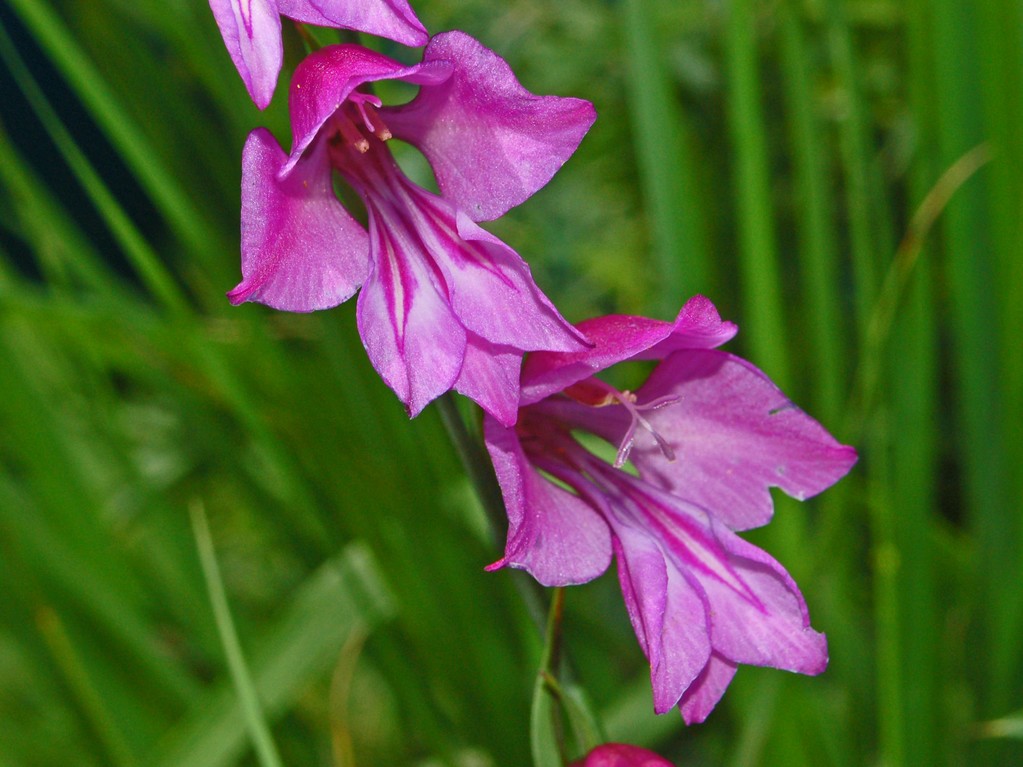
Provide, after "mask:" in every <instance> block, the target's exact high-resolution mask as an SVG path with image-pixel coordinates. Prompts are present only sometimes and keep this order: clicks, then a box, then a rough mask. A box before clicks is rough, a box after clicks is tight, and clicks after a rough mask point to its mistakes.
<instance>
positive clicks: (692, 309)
mask: <svg viewBox="0 0 1023 767" xmlns="http://www.w3.org/2000/svg"><path fill="white" fill-rule="evenodd" d="M738 332H739V329H738V328H737V327H736V326H735V323H733V322H727V321H725V320H722V319H721V315H720V314H718V310H717V308H716V307H715V306H714V304H713V303H711V301H710V299H709V298H707V297H706V296H700V295H696V296H693V297H692V298H690V299H689V300H688V301H686V303H685V305H684V306H683V307H682V308H681V309H680V310H679V313H678V317H676V318H675V323H674V325H673V326H672V328H671V335H669V336H668V337H667V338H665V339H664V340H663V341H661V342H660V343H658V344H656V345H655V346H652V347H650V348H649V349H647V350H645V351H643V352H641V353H639V354H637V355H636V359H647V360H660V359H664V358H665V357H667V356H668V355H669V354H670V353H671V352H673V351H677V350H679V349H714V348H716V347H718V346H721V344H724V343H727V342H728V341H731V340H732V339H733V338H735V334H736V333H738Z"/></svg>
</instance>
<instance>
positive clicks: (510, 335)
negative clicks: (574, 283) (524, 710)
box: [228, 32, 594, 424]
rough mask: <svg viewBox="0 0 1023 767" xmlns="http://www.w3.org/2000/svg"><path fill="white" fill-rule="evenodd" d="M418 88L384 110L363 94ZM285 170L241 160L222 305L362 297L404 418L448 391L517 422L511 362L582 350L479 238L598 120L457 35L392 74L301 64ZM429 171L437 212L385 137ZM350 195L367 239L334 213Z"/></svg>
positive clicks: (333, 58) (531, 287)
mask: <svg viewBox="0 0 1023 767" xmlns="http://www.w3.org/2000/svg"><path fill="white" fill-rule="evenodd" d="M385 79H395V80H403V81H405V82H408V83H413V84H415V85H418V86H420V90H419V93H418V95H417V96H416V98H415V99H413V100H412V101H411V102H409V103H408V104H404V105H402V106H397V107H384V106H382V105H381V103H380V100H379V99H377V98H376V97H375V96H373V95H371V94H370V93H368V92H367V91H366V90H364V89H363V90H360V88H362V87H363V86H365V85H367V84H369V83H372V82H375V81H378V80H385ZM289 105H290V109H291V123H292V130H293V133H294V137H293V142H292V151H291V156H290V157H289V156H288V155H286V154H285V153H284V152H283V151H282V150H281V149H280V147H279V146H278V145H277V143H276V141H275V140H274V139H273V137H272V136H271V135H270V133H269V132H267V131H266V130H263V129H260V130H256V131H254V132H253V133H252V134H251V135H250V136H249V139H248V141H247V142H246V144H245V151H244V153H243V156H242V275H243V279H242V282H241V284H239V285H238V286H237V287H236V288H234V290H232V291H231V292H230V293H228V297H229V298H230V299H231V302H232V303H235V304H237V303H241V302H242V301H259V302H261V303H264V304H267V305H268V306H272V307H274V308H277V309H283V310H285V311H295V312H306V311H313V310H316V309H323V308H326V307H331V306H336V305H337V304H339V303H341V302H342V301H345V300H347V299H348V298H350V297H351V296H352V295H353V294H354V293H355V291H356V290H358V289H359V287H360V286H361V288H362V292H361V293H360V295H359V300H358V307H357V318H358V325H359V332H360V334H361V336H362V340H363V343H364V345H365V347H366V351H367V352H368V354H369V356H370V359H371V361H372V363H373V366H374V367H375V368H376V370H377V372H378V373H380V375H381V376H382V377H383V379H384V381H385V382H386V383H387V384H388V386H390V387H391V388H392V389H394V391H395V392H396V393H397V394H398V396H399V397H400V398H401V400H402V401H403V402H404V403H405V405H406V407H407V408H408V411H409V414H410V415H416V414H417V413H419V411H421V410H422V409H423V407H425V406H426V404H427V403H428V402H430V401H431V400H432V399H433V398H435V397H437V396H438V395H440V394H442V393H443V392H445V391H447V390H449V389H452V388H454V389H456V390H457V391H459V392H461V393H462V394H465V395H466V396H468V397H471V398H472V399H474V400H475V401H476V402H478V403H479V404H480V405H481V406H482V407H483V408H484V409H485V410H486V411H487V412H489V413H490V414H491V415H493V416H494V417H496V418H497V419H498V420H500V421H501V422H502V423H505V424H511V423H514V420H515V416H516V411H517V406H518V397H519V391H518V380H519V368H520V364H521V360H522V353H523V352H524V351H530V350H537V349H545V350H552V351H578V350H580V349H584V348H587V344H586V343H585V341H583V340H582V336H581V335H580V334H579V333H578V331H576V330H575V328H573V327H572V326H571V325H569V324H568V323H567V322H566V321H565V320H564V319H563V318H562V317H561V315H559V314H558V312H557V310H555V308H554V307H553V306H552V305H551V303H550V301H548V299H547V297H546V296H544V294H543V293H542V292H540V289H539V288H537V286H536V284H535V283H534V282H533V278H532V276H531V275H530V272H529V267H528V266H527V265H526V264H525V262H524V261H523V260H522V259H521V258H520V257H519V256H518V254H516V253H515V251H513V250H512V249H511V248H510V247H508V246H507V245H505V244H504V243H503V242H501V241H500V240H499V239H497V238H496V237H494V236H493V235H491V234H489V233H488V232H486V231H484V230H483V229H481V228H480V227H479V226H477V225H476V223H475V222H476V221H481V220H488V219H492V218H496V217H497V216H500V215H501V214H503V213H504V212H505V211H507V210H508V209H509V208H511V207H513V206H515V205H518V204H519V203H521V202H522V201H523V200H525V199H526V198H528V197H529V196H530V195H532V194H533V193H534V192H535V191H536V190H538V189H539V188H540V187H542V186H543V185H544V184H546V183H547V182H548V181H549V180H550V178H551V177H552V176H553V175H554V173H555V172H557V170H558V168H560V167H561V165H562V164H563V163H564V162H565V160H566V159H568V157H569V156H570V155H571V154H572V152H574V151H575V148H576V146H577V145H578V144H579V141H580V140H582V137H583V135H584V134H585V133H586V131H587V130H588V129H589V126H590V125H591V124H592V122H593V119H594V112H593V107H592V105H591V104H590V103H589V102H586V101H581V100H579V99H569V98H558V97H554V96H534V95H533V94H531V93H529V92H528V91H526V90H524V89H523V88H522V86H521V85H519V83H518V81H517V80H516V79H515V76H514V75H513V74H512V72H511V70H510V69H509V68H508V65H507V64H506V63H505V62H504V61H503V60H502V59H501V58H499V57H498V56H497V55H496V54H494V53H493V52H492V51H490V50H488V49H486V48H484V47H483V46H482V45H480V44H479V43H478V42H477V41H475V40H474V39H472V38H471V37H469V36H468V35H465V34H462V33H460V32H449V33H446V34H442V35H438V36H436V37H434V38H433V39H432V40H431V41H430V44H429V45H428V46H427V48H426V50H425V52H424V57H423V61H422V62H421V63H420V64H416V65H414V66H404V65H402V64H399V63H398V62H396V61H392V60H391V59H389V58H387V57H385V56H382V55H380V54H379V53H375V52H373V51H370V50H368V49H366V48H363V47H361V46H357V45H339V46H332V47H329V48H324V49H322V50H320V51H317V52H316V53H313V54H312V55H310V56H309V57H308V58H306V60H305V61H303V62H302V64H300V65H299V67H298V68H297V69H296V71H295V76H294V78H293V80H292V84H291V94H290V101H289ZM392 136H393V137H395V138H398V139H402V140H404V141H407V142H408V143H410V144H412V145H414V146H416V147H418V148H419V149H420V150H421V151H422V152H423V154H424V155H425V156H426V158H427V159H428V160H429V161H430V164H431V166H432V168H433V171H434V174H435V176H436V179H437V184H438V186H439V187H440V192H441V194H440V196H437V195H435V194H432V193H430V192H428V191H426V190H425V189H422V188H421V187H419V186H417V185H416V184H414V183H413V182H412V181H411V180H409V179H408V178H407V177H406V176H405V174H404V173H403V172H402V171H401V170H400V169H399V168H398V166H397V164H396V163H395V161H394V159H393V158H392V156H391V153H390V150H389V149H388V147H387V144H386V141H387V139H389V138H391V137H392ZM334 171H337V173H338V174H339V175H340V177H341V178H342V179H343V180H344V181H345V182H347V183H348V184H349V185H350V186H351V187H352V189H353V190H354V191H355V192H356V193H358V195H359V196H360V197H361V199H362V201H363V202H364V204H365V207H366V211H367V214H368V220H369V225H368V229H369V231H368V232H367V230H366V227H364V226H363V225H362V224H360V223H359V222H358V221H356V219H355V218H353V217H352V215H351V214H349V213H348V211H347V210H345V208H344V207H343V206H342V205H341V203H340V201H339V200H338V199H337V198H336V197H335V195H334V190H333V182H332V172H334Z"/></svg>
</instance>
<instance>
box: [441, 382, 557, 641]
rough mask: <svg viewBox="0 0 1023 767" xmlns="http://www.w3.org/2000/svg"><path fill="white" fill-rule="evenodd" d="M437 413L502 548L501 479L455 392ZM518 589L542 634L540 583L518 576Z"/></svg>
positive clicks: (445, 397) (494, 539) (504, 522)
mask: <svg viewBox="0 0 1023 767" xmlns="http://www.w3.org/2000/svg"><path fill="white" fill-rule="evenodd" d="M436 403H437V410H438V411H439V412H440V418H441V421H442V422H443V424H444V428H445V430H447V433H448V437H449V438H450V439H451V442H452V444H453V445H454V447H455V451H456V452H457V453H458V457H459V459H461V461H462V466H463V467H464V468H465V472H466V474H468V475H469V481H470V482H472V486H473V489H474V490H475V491H476V497H477V498H479V501H480V504H481V505H482V506H483V511H484V513H485V514H486V517H487V521H488V522H489V525H488V526H489V528H490V540H491V541H492V542H493V543H494V545H498V541H500V540H501V537H502V534H503V532H504V530H505V528H506V527H507V517H506V515H505V511H504V498H503V496H502V495H501V487H500V485H498V484H497V477H496V476H495V475H494V469H493V467H492V466H491V464H490V459H489V457H488V456H487V453H486V450H485V449H484V448H483V445H482V444H481V443H480V440H479V439H478V438H474V437H473V436H472V434H470V433H469V430H468V429H467V428H466V427H465V421H464V420H463V419H462V414H461V413H460V412H459V410H458V403H457V402H456V401H455V396H454V395H453V394H452V393H451V392H446V393H445V394H442V395H441V396H440V397H438V398H437V400H436ZM513 575H514V576H515V577H514V578H513V580H514V582H515V587H516V588H517V589H518V590H519V593H520V594H521V596H522V600H523V602H525V604H526V609H527V610H528V611H529V615H530V617H531V618H532V619H533V622H534V623H535V624H536V625H537V628H539V630H540V631H541V632H542V631H543V630H544V626H545V625H546V623H547V619H546V617H545V612H546V611H545V609H544V606H543V599H542V597H541V596H540V587H539V585H538V584H537V583H536V581H534V580H532V579H531V578H527V577H525V576H524V575H522V574H521V573H514V574H513Z"/></svg>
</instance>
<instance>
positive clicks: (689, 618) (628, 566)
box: [610, 515, 711, 714]
mask: <svg viewBox="0 0 1023 767" xmlns="http://www.w3.org/2000/svg"><path fill="white" fill-rule="evenodd" d="M611 519H612V520H613V521H611V522H610V524H611V526H612V530H613V532H614V536H615V537H614V547H615V557H616V558H617V560H618V580H619V582H620V583H621V587H622V597H623V598H624V599H625V607H626V609H627V610H628V613H629V618H630V620H631V621H632V628H633V630H634V631H635V632H636V638H637V639H638V640H639V645H640V647H641V648H642V649H643V653H644V654H645V655H646V657H647V660H649V661H650V682H651V685H652V687H653V690H654V711H655V712H657V713H658V714H663V713H665V712H666V711H670V710H671V709H672V708H674V707H675V706H676V705H677V704H678V700H679V698H680V697H682V693H683V692H685V690H686V688H687V687H689V685H690V684H692V682H693V680H694V679H695V678H696V677H697V675H698V674H699V673H700V672H701V671H702V670H703V667H704V666H705V665H706V664H707V659H708V658H709V657H710V652H711V636H710V626H709V625H708V623H707V620H708V615H707V614H708V605H707V603H706V601H705V600H704V599H703V597H702V595H701V594H700V593H699V592H698V591H697V590H695V589H694V588H693V587H692V586H691V585H690V583H689V582H688V580H687V579H686V577H685V576H684V575H683V574H682V573H681V572H680V571H679V570H678V569H677V568H676V567H675V565H674V563H673V562H670V561H668V560H666V559H665V555H664V552H663V550H662V548H661V546H660V545H659V543H658V541H657V540H656V538H654V536H652V535H650V533H649V531H647V530H644V529H642V528H638V527H634V526H633V525H630V524H623V523H622V520H621V519H620V518H618V517H616V516H614V515H612V517H611Z"/></svg>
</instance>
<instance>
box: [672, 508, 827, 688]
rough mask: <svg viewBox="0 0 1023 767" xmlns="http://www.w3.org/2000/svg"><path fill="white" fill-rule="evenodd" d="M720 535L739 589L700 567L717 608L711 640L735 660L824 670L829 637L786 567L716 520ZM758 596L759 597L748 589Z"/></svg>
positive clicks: (803, 671) (809, 671)
mask: <svg viewBox="0 0 1023 767" xmlns="http://www.w3.org/2000/svg"><path fill="white" fill-rule="evenodd" d="M711 528H712V530H713V534H714V538H715V539H716V541H717V543H718V544H719V546H720V547H721V548H720V550H719V553H720V554H723V555H724V556H725V557H726V559H727V563H728V566H729V568H730V569H731V571H732V573H733V574H734V576H735V577H737V578H738V579H739V580H740V581H741V582H742V586H743V589H742V591H739V590H737V589H735V588H734V587H733V586H732V585H731V584H729V583H727V582H725V581H724V580H721V579H719V578H715V577H711V576H709V575H708V574H707V573H706V572H705V571H703V570H700V569H698V568H694V569H692V570H691V571H692V572H694V573H695V574H697V577H698V578H699V581H700V585H701V586H702V587H703V590H704V591H705V592H706V594H707V599H708V600H709V601H710V604H711V608H712V615H713V620H712V623H711V641H712V642H713V644H714V649H715V651H717V652H718V653H720V654H721V656H722V657H724V658H726V659H728V660H730V661H732V662H733V663H746V664H749V665H753V666H770V667H772V668H779V669H784V670H786V671H795V672H797V673H800V674H819V673H821V672H822V671H824V669H825V668H826V667H827V665H828V645H827V640H826V639H825V638H824V635H823V634H821V633H819V632H817V631H814V630H813V629H812V628H810V617H809V614H808V613H807V609H806V602H804V601H803V595H802V594H800V593H799V588H798V587H797V586H796V584H795V582H794V581H793V580H792V578H791V576H790V575H789V574H788V573H787V572H785V569H784V568H783V567H782V566H781V565H780V564H778V562H777V561H775V560H774V559H773V558H772V557H771V556H770V555H769V554H768V553H767V552H765V551H763V550H762V549H759V548H757V547H756V546H754V545H753V544H751V543H749V542H747V541H744V540H743V539H742V538H740V537H739V536H737V535H736V534H735V533H733V532H732V531H731V530H728V529H727V528H726V527H725V526H724V525H721V524H720V523H717V522H715V521H714V520H713V519H712V520H711ZM744 592H748V594H751V595H753V597H755V601H754V600H752V599H750V598H749V597H748V596H747V594H746V593H744Z"/></svg>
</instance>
